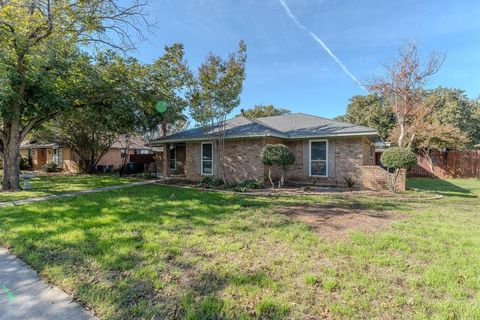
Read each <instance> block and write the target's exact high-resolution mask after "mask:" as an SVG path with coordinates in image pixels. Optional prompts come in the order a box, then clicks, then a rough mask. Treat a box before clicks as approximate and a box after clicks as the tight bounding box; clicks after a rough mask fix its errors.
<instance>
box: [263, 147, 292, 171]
mask: <svg viewBox="0 0 480 320" xmlns="http://www.w3.org/2000/svg"><path fill="white" fill-rule="evenodd" d="M261 157H262V162H263V164H264V165H266V166H282V167H286V166H289V165H292V164H294V163H295V155H294V154H293V152H292V151H291V150H290V149H289V148H288V147H287V146H286V145H284V144H267V145H266V146H265V147H264V148H263V150H262V154H261Z"/></svg>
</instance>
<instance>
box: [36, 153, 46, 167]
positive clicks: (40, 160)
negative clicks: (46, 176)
mask: <svg viewBox="0 0 480 320" xmlns="http://www.w3.org/2000/svg"><path fill="white" fill-rule="evenodd" d="M45 163H47V149H38V150H37V166H38V167H41V166H43V165H44V164H45Z"/></svg>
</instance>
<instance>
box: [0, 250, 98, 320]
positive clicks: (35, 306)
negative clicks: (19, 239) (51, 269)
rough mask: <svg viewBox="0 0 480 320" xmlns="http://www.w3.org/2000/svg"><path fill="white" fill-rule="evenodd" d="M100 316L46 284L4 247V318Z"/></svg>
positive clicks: (0, 281)
mask: <svg viewBox="0 0 480 320" xmlns="http://www.w3.org/2000/svg"><path fill="white" fill-rule="evenodd" d="M25 319H28V320H33V319H35V320H66V319H68V320H92V319H97V318H96V317H93V316H92V315H91V314H90V313H88V312H87V311H86V310H85V309H83V308H82V307H81V306H80V305H79V304H78V303H76V302H73V301H72V298H71V297H70V296H68V295H67V294H66V293H65V292H63V291H61V290H60V289H58V288H56V287H52V286H50V285H48V284H47V283H45V282H44V281H43V280H42V279H40V277H39V276H38V274H37V273H36V272H35V271H34V270H33V269H32V268H30V267H29V266H27V265H26V264H25V263H24V262H23V261H21V260H20V259H18V258H16V257H15V256H13V255H11V254H9V253H8V251H7V250H5V249H3V248H0V320H25Z"/></svg>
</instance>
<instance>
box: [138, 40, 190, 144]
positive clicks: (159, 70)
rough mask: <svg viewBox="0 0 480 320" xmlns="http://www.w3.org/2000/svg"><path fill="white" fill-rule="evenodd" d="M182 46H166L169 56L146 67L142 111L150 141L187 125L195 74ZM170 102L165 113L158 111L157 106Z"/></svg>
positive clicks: (144, 126) (143, 76) (162, 57)
mask: <svg viewBox="0 0 480 320" xmlns="http://www.w3.org/2000/svg"><path fill="white" fill-rule="evenodd" d="M184 56H185V52H184V49H183V45H182V44H180V43H176V44H173V45H172V46H166V47H165V53H164V54H163V55H162V56H161V57H160V58H158V59H157V60H155V61H154V63H153V64H150V65H144V66H143V67H142V68H143V74H142V77H141V82H142V92H143V102H144V104H143V108H142V109H141V111H142V115H143V117H144V120H143V129H144V131H145V134H146V135H147V136H148V137H149V138H150V139H155V138H158V133H160V134H161V136H166V135H168V134H171V133H173V132H175V131H178V130H180V129H182V128H183V127H184V126H185V125H186V123H187V117H186V116H185V109H186V108H187V107H188V102H189V101H188V93H189V92H190V89H191V87H192V85H193V75H192V72H191V71H190V69H189V67H188V64H187V62H186V61H185V58H184ZM159 101H165V102H166V103H167V109H166V111H164V112H158V110H156V108H155V105H156V103H157V102H159Z"/></svg>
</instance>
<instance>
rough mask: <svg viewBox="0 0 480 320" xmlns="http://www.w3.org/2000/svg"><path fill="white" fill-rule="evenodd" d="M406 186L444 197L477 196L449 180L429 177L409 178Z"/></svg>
mask: <svg viewBox="0 0 480 320" xmlns="http://www.w3.org/2000/svg"><path fill="white" fill-rule="evenodd" d="M407 188H408V189H417V190H421V191H426V192H434V193H437V194H439V195H442V196H446V197H464V198H477V197H478V196H477V195H476V194H475V193H474V192H472V191H471V190H469V189H466V188H463V187H461V186H459V185H458V184H455V183H453V182H452V181H449V180H441V179H431V178H410V179H408V180H407Z"/></svg>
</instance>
